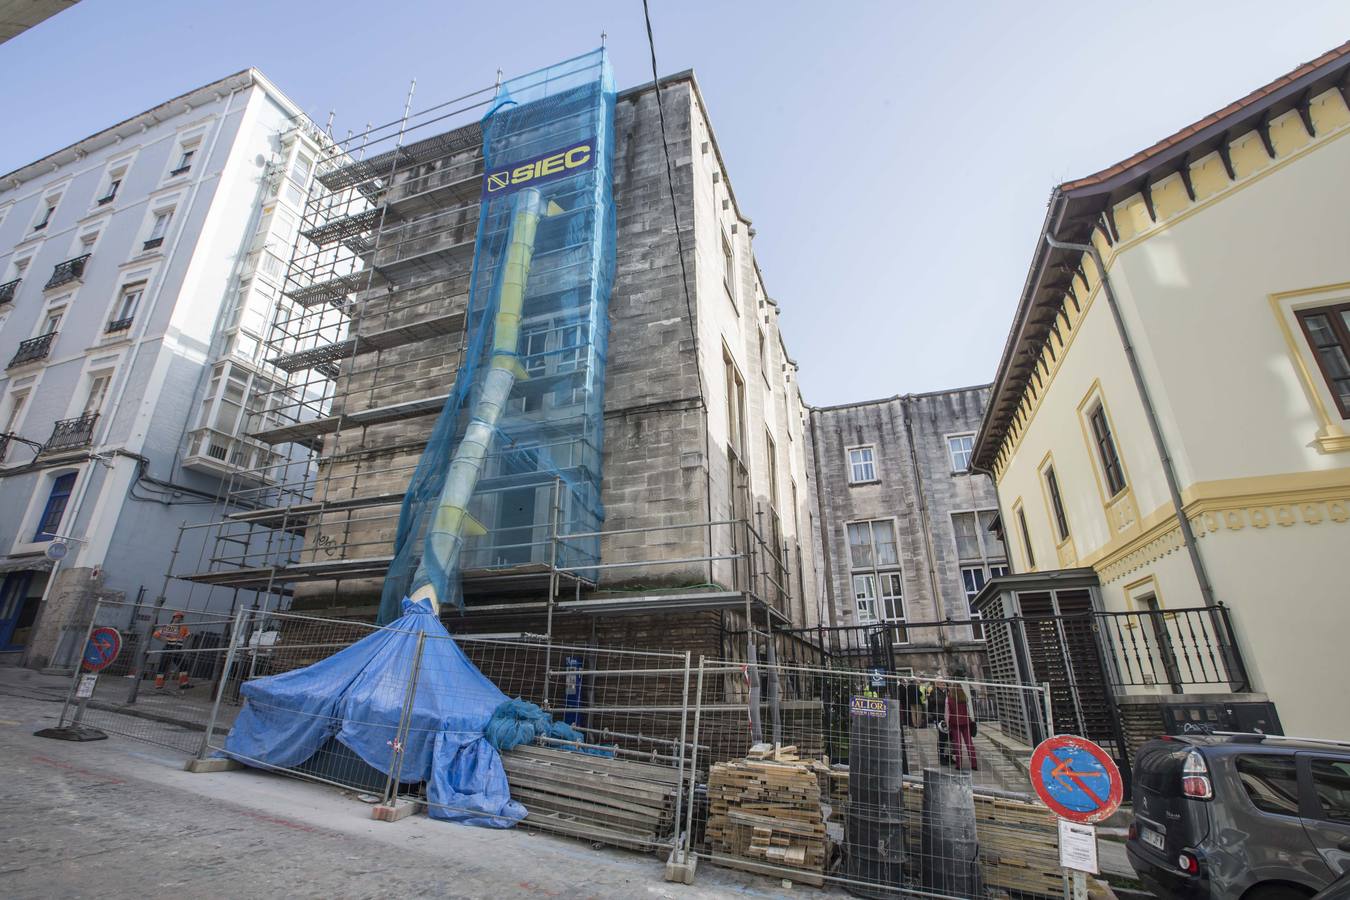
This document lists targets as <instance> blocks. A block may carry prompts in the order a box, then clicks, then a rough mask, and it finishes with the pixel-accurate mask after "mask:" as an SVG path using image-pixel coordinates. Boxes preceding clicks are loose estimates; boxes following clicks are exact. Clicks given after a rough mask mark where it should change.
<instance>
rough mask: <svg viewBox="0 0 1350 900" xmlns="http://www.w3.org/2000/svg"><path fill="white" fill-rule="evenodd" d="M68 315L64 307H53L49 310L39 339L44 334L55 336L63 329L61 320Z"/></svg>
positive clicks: (39, 333)
mask: <svg viewBox="0 0 1350 900" xmlns="http://www.w3.org/2000/svg"><path fill="white" fill-rule="evenodd" d="M65 315H66V308H65V307H64V306H57V307H53V308H52V309H49V310H47V318H46V319H44V320H43V321H42V330H41V331H39V332H38V337H41V336H42V335H44V334H55V333H56V331H57V330H58V329H59V328H60V327H61V319H63V318H64V317H65Z"/></svg>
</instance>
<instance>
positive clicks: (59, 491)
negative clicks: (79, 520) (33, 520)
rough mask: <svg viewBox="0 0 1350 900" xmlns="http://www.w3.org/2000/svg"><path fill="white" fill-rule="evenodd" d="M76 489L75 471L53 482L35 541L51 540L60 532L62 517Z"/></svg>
mask: <svg viewBox="0 0 1350 900" xmlns="http://www.w3.org/2000/svg"><path fill="white" fill-rule="evenodd" d="M74 490H75V473H74V472H67V473H66V474H64V475H60V476H58V477H57V478H56V480H55V481H53V482H52V490H51V493H50V494H48V495H47V505H46V506H44V507H43V508H42V515H41V516H40V517H39V518H38V527H37V533H36V534H34V535H33V541H34V542H35V543H36V542H37V541H50V540H51V539H52V538H54V537H56V536H57V535H58V534H60V530H61V519H62V518H64V517H65V514H66V504H68V503H69V502H70V495H71V493H72V492H73V491H74Z"/></svg>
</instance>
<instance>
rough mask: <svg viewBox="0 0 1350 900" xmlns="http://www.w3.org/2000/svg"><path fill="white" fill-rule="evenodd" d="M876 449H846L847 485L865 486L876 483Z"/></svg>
mask: <svg viewBox="0 0 1350 900" xmlns="http://www.w3.org/2000/svg"><path fill="white" fill-rule="evenodd" d="M877 480H879V479H878V478H877V462H876V449H875V448H874V447H870V446H869V447H850V448H849V449H848V483H849V484H867V483H868V482H869V481H877Z"/></svg>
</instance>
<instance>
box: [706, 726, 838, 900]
mask: <svg viewBox="0 0 1350 900" xmlns="http://www.w3.org/2000/svg"><path fill="white" fill-rule="evenodd" d="M795 750H796V748H794V747H783V748H774V747H773V746H772V745H763V744H757V745H756V746H755V747H753V748H751V750H750V754H751V755H750V756H747V757H746V758H745V759H740V760H732V761H730V762H724V763H717V764H715V765H713V766H712V768H711V770H710V771H709V773H708V825H707V831H706V834H705V837H706V840H707V841H708V846H709V849H710V850H711V852H712V861H713V862H715V863H717V864H719V865H726V866H731V867H733V868H740V869H745V870H747V871H751V872H758V873H761V874H767V875H774V876H778V877H782V876H783V875H784V874H785V870H787V871H790V873H791V877H792V878H794V879H795V880H798V881H802V882H804V883H807V884H816V885H819V884H823V883H824V879H823V877H822V876H823V874H824V871H825V861H826V859H827V857H828V853H827V846H826V838H825V816H824V812H823V811H822V809H821V803H820V782H819V780H818V776H817V773H816V768H817V767H818V766H819V765H820V763H818V762H816V761H814V760H808V761H802V760H800V759H798V758H797V755H796V752H795Z"/></svg>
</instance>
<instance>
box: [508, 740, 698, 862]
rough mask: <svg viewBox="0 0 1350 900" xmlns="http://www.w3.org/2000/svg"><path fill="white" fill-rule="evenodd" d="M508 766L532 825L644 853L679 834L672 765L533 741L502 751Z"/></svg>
mask: <svg viewBox="0 0 1350 900" xmlns="http://www.w3.org/2000/svg"><path fill="white" fill-rule="evenodd" d="M502 765H503V767H504V768H505V769H506V780H507V782H509V783H510V785H511V797H512V798H513V799H515V800H516V801H518V802H519V803H521V804H522V805H524V807H525V808H526V810H528V811H529V815H527V816H526V817H525V822H524V823H523V824H524V826H525V827H527V828H538V829H541V830H543V831H552V832H556V833H558V834H565V835H569V836H572V837H579V838H585V839H587V840H592V841H599V842H601V843H604V844H610V845H612V846H616V847H626V848H628V849H630V850H643V851H649V850H654V849H657V848H658V847H659V846H662V845H664V844H668V843H669V841H670V837H671V835H673V834H674V832H675V793H676V791H677V790H679V787H680V784H679V772H678V771H677V770H675V769H673V768H671V767H670V766H661V765H653V764H651V763H641V762H628V761H626V760H619V759H610V758H606V757H603V756H592V755H590V754H586V753H576V752H573V751H571V750H562V749H556V748H551V747H538V746H532V745H522V746H520V747H516V748H515V749H514V750H511V751H509V752H507V753H503V754H502Z"/></svg>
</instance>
